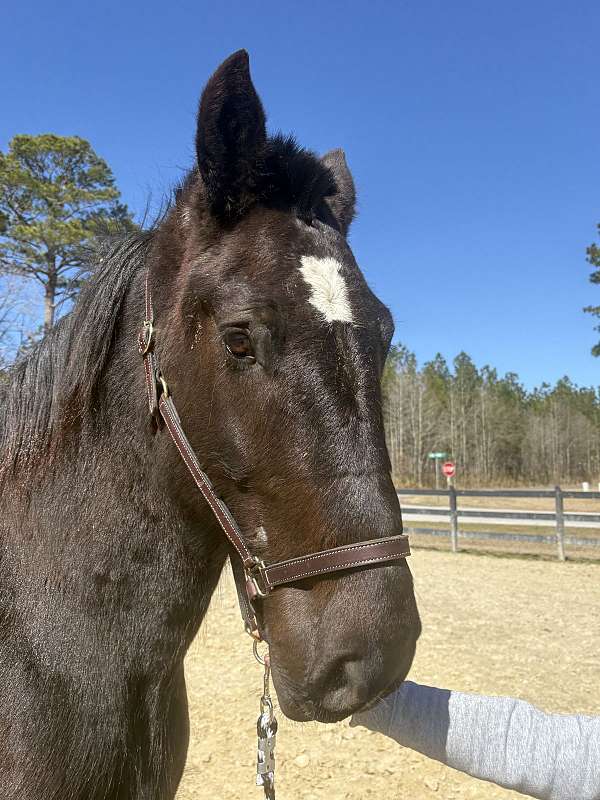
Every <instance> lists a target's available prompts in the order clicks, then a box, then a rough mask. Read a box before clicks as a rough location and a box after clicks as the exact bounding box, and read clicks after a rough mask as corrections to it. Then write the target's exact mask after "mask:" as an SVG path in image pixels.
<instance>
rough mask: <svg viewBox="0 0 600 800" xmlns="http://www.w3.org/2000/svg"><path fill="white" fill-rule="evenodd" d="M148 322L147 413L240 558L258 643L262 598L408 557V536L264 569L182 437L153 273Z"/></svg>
mask: <svg viewBox="0 0 600 800" xmlns="http://www.w3.org/2000/svg"><path fill="white" fill-rule="evenodd" d="M145 294H146V301H145V305H146V309H145V311H146V318H145V320H144V323H143V326H142V330H141V331H140V334H139V336H138V350H139V352H140V355H141V356H142V357H143V360H144V372H145V377H146V393H147V395H148V409H149V412H150V414H151V415H152V417H153V418H154V419H155V420H156V422H157V424H158V423H159V422H160V421H161V420H162V422H163V423H164V425H165V427H166V428H167V430H168V432H169V434H170V436H171V439H172V440H173V443H174V444H175V447H176V448H177V450H178V451H179V454H180V456H181V458H182V459H183V461H184V463H185V465H186V467H187V468H188V470H189V472H190V474H191V476H192V478H193V479H194V483H195V484H196V486H197V487H198V489H199V490H200V493H201V494H202V497H203V498H204V500H205V501H206V502H207V503H208V505H209V507H210V509H211V511H212V513H213V514H214V516H215V519H216V520H217V522H218V523H219V525H220V527H221V530H222V531H223V533H224V534H225V536H226V537H227V539H228V541H229V543H230V544H231V546H232V547H233V550H234V551H235V553H236V556H237V558H235V559H234V558H232V559H231V560H232V566H233V571H234V575H235V579H236V586H237V591H238V599H239V603H240V611H241V614H242V618H243V620H244V624H245V627H246V630H247V631H248V632H249V633H250V634H251V635H253V636H254V637H255V638H260V634H259V632H258V630H259V628H258V622H257V619H256V611H255V607H254V604H255V602H256V600H257V599H258V598H262V597H266V596H267V595H268V594H270V592H272V591H273V589H275V588H277V587H278V586H285V585H287V584H290V583H295V582H296V581H300V580H303V579H305V578H312V577H321V576H322V575H327V574H330V573H332V572H341V571H344V570H349V569H354V568H355V567H365V566H367V567H368V566H373V565H375V564H381V563H385V562H389V561H396V560H398V559H401V558H406V556H409V555H410V546H409V544H408V536H406V535H404V534H399V535H397V536H388V537H385V538H382V539H370V540H368V541H364V542H356V543H352V544H346V545H342V546H341V547H332V548H330V549H329V550H320V551H319V552H317V553H309V554H308V555H305V556H299V557H298V558H289V559H286V560H285V561H278V562H276V563H274V564H268V565H267V564H265V563H264V562H263V561H261V560H260V559H259V558H257V556H254V555H252V553H251V552H250V551H249V550H248V547H247V546H246V543H245V542H244V538H243V536H242V533H241V531H240V529H239V527H238V525H237V523H236V521H235V519H234V518H233V515H232V514H231V512H230V511H229V509H228V508H227V506H226V505H225V503H224V502H223V500H221V498H220V497H218V495H217V494H216V492H215V490H214V487H213V485H212V483H211V482H210V479H209V477H208V475H207V474H206V473H205V472H204V471H203V470H202V467H201V466H200V462H199V461H198V458H197V456H196V454H195V452H194V450H193V448H192V446H191V444H190V442H189V440H188V438H187V436H186V435H185V433H184V430H183V427H182V425H181V420H180V418H179V414H178V413H177V409H176V408H175V404H174V402H173V398H172V397H171V395H170V392H169V387H168V385H167V382H166V380H165V378H164V376H163V374H162V372H161V371H160V368H159V365H158V360H157V358H156V353H155V350H154V345H155V338H156V331H155V328H154V311H153V307H152V295H151V293H150V287H149V272H148V271H147V272H146V289H145Z"/></svg>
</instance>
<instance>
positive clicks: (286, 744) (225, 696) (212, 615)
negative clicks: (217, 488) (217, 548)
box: [177, 550, 600, 800]
mask: <svg viewBox="0 0 600 800" xmlns="http://www.w3.org/2000/svg"><path fill="white" fill-rule="evenodd" d="M411 567H412V570H413V573H414V576H415V585H416V592H417V598H418V602H419V608H420V612H421V616H422V619H423V635H422V638H421V640H420V643H419V647H418V650H417V656H416V659H415V663H414V667H413V670H412V672H411V678H412V679H413V680H416V681H419V682H422V683H430V684H433V685H437V686H443V687H449V688H453V689H457V690H462V691H473V692H479V693H488V694H510V695H513V696H516V697H520V698H523V699H526V700H529V701H531V702H533V703H535V704H537V705H539V706H541V707H543V708H545V709H547V710H550V711H557V712H563V713H564V712H567V713H568V712H584V713H589V714H600V692H598V678H599V675H600V614H599V613H598V610H599V609H600V565H596V564H585V563H566V564H559V563H553V562H544V561H536V560H527V559H520V558H498V557H494V556H490V555H487V556H478V555H473V554H470V553H460V554H457V555H452V554H451V553H445V552H437V551H431V550H416V551H414V554H413V556H412V558H411ZM187 679H188V693H189V700H190V716H191V737H192V738H191V743H190V750H189V755H188V762H187V767H186V771H185V775H184V778H183V781H182V784H181V787H180V791H179V794H178V796H177V797H178V800H192V798H193V799H194V800H199V799H200V798H202V799H203V800H205V799H208V798H219V800H233V798H236V800H238V799H239V798H243V799H244V800H246V798H248V799H249V800H252V798H256V800H260V798H261V797H262V790H260V789H258V788H256V787H254V785H253V780H254V778H253V776H254V757H255V744H256V740H255V720H256V716H257V708H258V698H259V695H260V688H261V669H260V667H259V666H258V664H256V663H255V662H254V660H253V658H252V654H251V646H250V642H249V639H248V638H247V636H246V635H245V634H243V633H242V632H241V624H240V619H239V614H238V610H237V606H236V601H235V599H234V590H233V586H232V583H231V579H230V577H229V576H226V578H225V580H224V581H223V582H222V585H221V587H220V589H219V591H218V594H217V595H216V596H215V599H214V601H213V605H212V607H211V610H210V612H209V615H208V617H207V620H206V622H205V624H204V626H203V630H202V632H201V634H200V636H199V637H198V639H197V641H196V642H195V643H194V645H193V647H192V649H191V651H190V653H189V656H188V659H187ZM277 757H278V768H277V769H278V773H277V797H278V800H361V799H362V798H384V800H394V799H395V798H402V799H403V800H428V799H429V798H443V800H458V799H459V798H461V799H462V798H471V799H473V800H474V799H475V798H477V800H492V798H494V800H496V799H497V800H500V799H501V798H511V797H515V798H516V797H521V796H522V795H517V794H515V793H513V792H508V791H506V790H503V789H500V788H498V787H496V786H493V785H491V784H488V783H483V782H481V781H477V780H475V779H473V778H468V777H466V776H464V775H461V774H459V773H457V772H454V771H453V770H450V769H448V768H446V767H443V766H441V765H439V764H436V763H434V762H431V761H428V760H427V759H425V758H423V757H421V756H419V755H418V754H416V753H414V752H412V751H410V750H405V749H402V748H400V747H399V746H398V745H396V744H395V743H394V742H392V741H390V740H387V739H385V738H384V737H382V736H380V735H379V734H372V733H369V732H367V731H366V730H364V729H361V728H352V729H351V728H349V727H348V723H347V722H343V723H340V724H337V725H319V724H317V723H310V724H303V725H300V724H297V723H292V722H290V721H289V720H286V719H285V718H283V717H282V716H280V717H279V735H278V742H277Z"/></svg>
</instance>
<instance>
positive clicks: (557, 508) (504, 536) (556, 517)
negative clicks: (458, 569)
mask: <svg viewBox="0 0 600 800" xmlns="http://www.w3.org/2000/svg"><path fill="white" fill-rule="evenodd" d="M398 495H399V496H400V498H402V496H403V495H411V496H413V497H414V496H436V497H447V498H448V509H447V510H446V509H444V508H441V507H439V506H436V507H435V508H433V507H423V508H422V509H421V508H416V507H414V506H413V507H411V509H410V511H409V512H408V513H410V514H424V515H425V514H426V515H428V516H433V515H440V516H449V520H450V530H449V533H448V532H446V531H444V530H439V529H435V528H412V527H411V528H410V530H411V531H412V532H414V533H417V534H419V533H422V534H427V535H430V536H448V535H449V537H450V545H451V548H452V552H453V553H456V552H458V549H459V547H458V539H459V537H460V538H464V539H495V540H505V541H506V540H512V541H521V542H538V543H539V542H543V543H546V544H552V543H554V544H555V545H556V551H557V556H558V559H559V561H565V544H569V545H575V546H583V547H600V538H595V539H592V538H587V537H581V536H570V535H568V534H565V522H566V521H568V522H594V523H598V529H599V530H600V514H590V513H585V514H581V513H577V512H570V511H565V510H564V501H565V499H577V500H600V492H571V491H563V490H562V489H561V488H560V486H556V487H555V488H554V490H546V491H528V490H521V489H507V490H496V489H455V488H454V487H453V486H450V487H449V488H448V489H398ZM459 497H509V498H510V497H515V498H524V497H543V498H548V499H550V498H553V499H554V511H495V510H493V511H492V510H489V509H486V508H481V509H474V508H469V509H460V508H459V507H458V498H459ZM459 517H462V518H463V519H466V518H468V517H490V518H501V519H514V520H538V521H539V522H540V523H550V524H551V526H552V527H553V528H554V533H553V534H548V535H542V534H530V533H502V532H491V531H464V530H463V531H461V530H459V524H458V523H459ZM517 526H518V523H517ZM549 527H550V525H549Z"/></svg>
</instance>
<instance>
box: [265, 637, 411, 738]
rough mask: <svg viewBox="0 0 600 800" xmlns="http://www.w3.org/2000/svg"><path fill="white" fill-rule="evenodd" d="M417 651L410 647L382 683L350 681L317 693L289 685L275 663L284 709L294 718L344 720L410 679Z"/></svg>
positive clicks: (290, 717) (275, 675) (278, 692)
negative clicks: (365, 683) (371, 683)
mask: <svg viewBox="0 0 600 800" xmlns="http://www.w3.org/2000/svg"><path fill="white" fill-rule="evenodd" d="M415 645H416V641H415ZM414 652H415V649H414V647H413V648H408V650H407V651H406V652H405V653H404V654H403V655H402V657H401V658H400V659H399V661H398V663H397V665H396V670H395V674H394V675H393V676H392V677H390V678H389V680H387V681H384V682H379V681H378V683H379V687H376V686H371V685H364V684H363V685H359V684H353V683H350V682H348V683H344V684H341V685H339V686H338V687H335V688H332V689H331V690H330V691H328V692H327V693H326V694H324V695H321V696H317V697H315V696H314V695H312V694H311V692H310V687H307V688H305V689H304V688H303V689H302V690H299V689H298V687H294V688H293V689H292V688H291V687H289V686H287V685H286V684H287V681H286V679H285V677H283V675H282V674H280V673H278V670H277V668H276V666H274V665H272V669H273V670H274V671H273V678H274V681H275V683H276V688H277V698H278V701H279V706H280V708H281V711H282V712H283V714H284V715H285V716H286V717H288V719H291V720H293V721H294V722H322V723H334V722H340V721H341V720H343V719H346V718H347V717H350V716H352V714H355V713H357V712H359V711H365V710H367V709H369V708H371V707H372V706H374V705H375V704H376V703H378V702H379V701H380V700H381V699H382V698H383V697H385V696H386V695H388V694H390V693H391V692H393V691H395V690H396V689H397V688H398V687H399V686H400V684H401V683H402V682H403V681H404V680H405V679H406V676H407V675H408V672H409V670H410V668H411V666H412V661H413V657H414ZM282 677H283V680H281V678H282Z"/></svg>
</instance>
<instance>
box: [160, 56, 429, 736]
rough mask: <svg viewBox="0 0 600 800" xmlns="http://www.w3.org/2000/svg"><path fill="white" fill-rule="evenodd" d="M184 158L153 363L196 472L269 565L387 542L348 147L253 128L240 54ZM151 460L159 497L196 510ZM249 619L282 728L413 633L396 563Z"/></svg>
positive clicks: (215, 83) (189, 494)
mask: <svg viewBox="0 0 600 800" xmlns="http://www.w3.org/2000/svg"><path fill="white" fill-rule="evenodd" d="M196 151H197V165H196V167H195V169H194V170H193V171H192V172H191V173H190V175H189V176H188V178H187V179H186V180H185V182H184V183H183V184H182V186H181V187H180V189H179V191H178V193H177V197H176V201H175V203H174V205H173V207H172V209H171V210H170V212H169V214H168V215H167V217H166V219H165V220H164V222H163V223H162V224H161V226H160V227H159V229H158V231H157V233H156V237H155V245H154V247H153V250H152V256H151V260H150V282H151V285H152V292H153V296H154V300H155V318H156V325H157V330H158V334H159V335H158V336H157V349H158V350H159V354H160V363H161V365H162V369H163V371H164V372H165V374H166V375H167V377H168V381H169V386H170V391H171V392H172V395H173V396H174V397H175V398H176V399H177V405H178V409H179V412H180V415H181V418H182V421H183V422H184V424H185V428H186V432H187V434H188V436H189V438H190V440H191V442H192V444H193V446H194V449H195V450H196V452H197V454H198V456H199V458H200V460H201V462H202V464H203V466H204V468H205V469H206V471H207V472H208V474H209V476H210V478H211V481H212V482H213V484H214V486H215V487H216V489H217V491H218V492H219V494H220V495H221V496H222V498H223V499H224V500H225V501H226V503H227V505H228V506H229V508H230V509H231V511H232V512H233V514H234V516H235V518H236V520H237V522H238V524H239V526H240V528H241V530H242V533H243V535H244V537H245V539H246V542H247V544H248V547H249V549H250V550H251V551H252V553H255V554H256V555H258V556H259V557H260V558H262V559H263V560H264V561H265V562H275V561H279V560H283V559H288V558H291V557H294V556H300V555H304V554H306V553H309V552H314V551H318V550H323V549H325V548H330V547H333V546H337V545H343V544H348V543H352V542H359V541H363V540H366V539H374V538H378V537H384V536H390V535H393V534H396V533H399V532H400V531H401V516H400V508H399V504H398V498H397V495H396V492H395V489H394V486H393V483H392V480H391V477H390V464H389V460H388V455H387V450H386V445H385V438H384V430H383V421H382V410H381V405H382V400H381V389H380V379H381V374H382V370H383V367H384V363H385V359H386V354H387V350H388V347H389V345H390V342H391V339H392V334H393V322H392V318H391V315H390V312H389V311H388V309H387V308H386V307H385V305H384V304H383V303H382V302H381V301H380V300H379V299H378V298H377V297H376V296H375V295H374V294H373V292H372V291H371V290H370V289H369V287H368V285H367V283H366V281H365V279H364V277H363V275H362V273H361V271H360V269H359V267H358V265H357V263H356V260H355V258H354V255H353V253H352V250H351V248H350V246H349V244H348V240H347V234H348V229H349V226H350V224H351V221H352V218H353V216H354V206H355V190H354V183H353V179H352V175H351V174H350V171H349V169H348V166H347V164H346V160H345V158H344V154H343V153H342V151H340V150H334V151H332V152H330V153H328V154H327V155H325V156H324V157H323V158H318V157H317V156H315V155H314V154H313V153H311V152H309V151H306V150H304V149H302V148H300V147H299V146H298V145H297V144H296V143H295V141H294V140H293V139H291V138H286V137H283V136H280V135H278V136H273V137H270V136H268V135H267V132H266V127H265V114H264V111H263V108H262V105H261V102H260V100H259V97H258V95H257V93H256V91H255V89H254V86H253V84H252V81H251V78H250V72H249V65H248V56H247V54H246V53H245V52H243V51H240V52H238V53H235V54H234V55H232V56H231V57H230V58H228V59H227V60H226V61H225V62H224V63H223V64H222V65H221V66H220V67H219V69H218V70H217V71H216V72H215V74H214V75H213V76H212V78H211V79H210V80H209V82H208V84H207V86H206V88H205V90H204V93H203V95H202V99H201V102H200V108H199V113H198V126H197V134H196ZM162 448H163V449H162V450H161V455H160V460H161V462H162V464H163V465H164V469H165V470H166V472H167V474H168V475H169V477H170V479H172V480H171V485H170V490H169V491H170V493H171V495H172V499H173V502H176V503H179V504H180V505H182V506H185V507H186V508H190V509H193V508H195V507H196V506H198V500H197V498H196V496H195V495H194V493H193V486H192V485H191V481H190V480H189V476H187V475H185V473H184V472H182V470H183V467H182V465H181V464H180V463H179V462H178V456H177V454H176V453H175V452H174V448H173V445H172V443H171V442H170V441H167V440H165V441H164V443H163V445H162ZM198 513H199V514H205V510H201V511H199V512H198ZM200 521H202V524H203V525H204V529H205V530H209V531H210V535H211V536H213V537H214V542H215V544H214V546H215V547H219V546H222V534H220V533H219V532H218V530H217V529H216V527H215V526H214V525H212V527H211V525H210V524H208V525H207V523H206V518H205V516H203V517H202V519H201V520H200V517H199V523H200ZM259 617H260V623H261V633H262V635H263V637H264V638H265V639H266V640H267V641H268V643H269V646H270V653H271V665H272V672H273V679H274V683H275V686H276V689H277V693H278V697H279V701H280V704H281V707H282V709H283V711H284V713H286V714H287V715H288V716H290V717H292V718H294V719H298V720H307V719H317V720H321V721H334V720H338V719H341V718H343V717H345V716H347V715H349V714H351V713H352V712H353V711H355V710H357V709H359V708H361V707H364V706H365V705H366V704H367V703H369V702H370V701H372V700H373V699H374V698H376V697H377V696H380V695H381V694H382V693H384V692H385V691H387V690H388V689H391V688H392V687H393V686H394V685H396V684H397V683H398V682H400V681H401V680H403V679H404V677H405V676H406V674H407V672H408V669H409V667H410V664H411V662H412V658H413V655H414V650H415V643H416V640H417V638H418V635H419V632H420V624H419V617H418V613H417V610H416V604H415V599H414V594H413V585H412V578H411V574H410V570H409V568H408V566H407V564H406V562H405V561H397V562H393V563H391V564H384V565H379V566H376V567H371V568H364V567H362V568H357V569H355V570H354V571H352V570H350V571H346V572H344V573H343V574H334V575H329V576H324V577H312V578H309V579H305V580H298V581H297V582H296V583H295V584H293V585H291V586H286V587H281V588H279V589H277V590H276V591H274V592H272V593H271V594H270V595H269V596H268V597H267V598H265V599H264V600H262V601H260V608H259Z"/></svg>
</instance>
